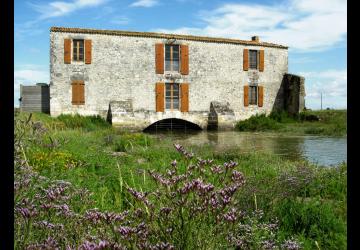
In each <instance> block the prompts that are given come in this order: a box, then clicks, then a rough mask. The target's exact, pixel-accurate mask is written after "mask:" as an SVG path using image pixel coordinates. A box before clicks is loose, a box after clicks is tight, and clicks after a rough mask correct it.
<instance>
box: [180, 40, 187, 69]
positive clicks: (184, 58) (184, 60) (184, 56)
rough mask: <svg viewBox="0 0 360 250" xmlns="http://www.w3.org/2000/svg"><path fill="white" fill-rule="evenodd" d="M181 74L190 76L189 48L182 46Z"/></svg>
mask: <svg viewBox="0 0 360 250" xmlns="http://www.w3.org/2000/svg"><path fill="white" fill-rule="evenodd" d="M180 58H181V61H180V73H181V74H182V75H188V74H189V46H188V45H180Z"/></svg>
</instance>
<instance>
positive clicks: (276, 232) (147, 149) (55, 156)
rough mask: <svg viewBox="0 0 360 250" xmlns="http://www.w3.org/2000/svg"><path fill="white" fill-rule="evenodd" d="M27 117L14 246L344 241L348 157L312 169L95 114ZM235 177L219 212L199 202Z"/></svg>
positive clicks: (19, 131)
mask: <svg viewBox="0 0 360 250" xmlns="http://www.w3.org/2000/svg"><path fill="white" fill-rule="evenodd" d="M331 112H333V114H332V113H331ZM320 113H321V116H320ZM320 113H316V114H318V115H319V116H320V118H321V119H322V120H321V121H319V122H307V121H304V122H303V123H305V124H306V123H309V124H313V123H314V124H315V123H322V122H325V121H326V122H327V124H335V120H337V122H338V123H340V121H342V119H343V118H344V117H346V111H344V112H339V111H323V112H320ZM307 114H311V113H310V112H309V113H307ZM28 116H29V114H26V113H19V114H17V115H16V117H15V122H16V123H15V124H16V126H15V135H16V140H15V148H16V154H15V157H16V158H15V167H16V169H15V183H14V186H15V197H14V202H15V207H16V212H15V225H14V226H15V232H14V234H15V239H16V244H17V247H15V249H20V248H24V247H25V246H32V247H33V248H32V249H35V248H40V245H41V244H43V245H41V246H47V247H49V246H50V245H51V244H55V243H54V242H52V241H51V240H52V239H53V240H56V242H57V243H58V244H60V248H65V247H66V246H69V248H70V249H77V248H78V247H80V246H82V247H83V248H82V249H89V248H86V247H85V246H86V244H88V245H89V244H90V243H89V242H93V244H95V245H97V244H99V245H100V244H105V245H106V244H107V245H106V246H107V247H109V248H115V245H111V247H110V245H109V244H110V243H111V242H112V243H111V244H115V243H114V242H117V243H118V244H121V246H126V247H127V248H130V249H131V248H132V249H138V248H141V247H140V246H142V247H143V248H146V247H145V245H141V244H145V242H143V241H142V239H143V240H145V239H146V240H147V241H146V242H147V243H146V244H148V243H149V244H150V243H151V244H152V245H153V246H154V248H153V249H172V248H171V246H174V247H175V249H218V248H226V249H236V247H241V248H245V249H262V248H263V249H270V247H272V246H274V247H275V248H274V249H299V248H298V246H299V245H300V246H301V247H302V248H303V249H318V248H317V245H318V246H319V248H320V249H346V246H347V243H346V235H347V232H346V214H347V207H346V199H347V195H346V192H347V183H346V175H347V166H346V164H341V165H339V166H338V167H334V168H319V167H317V166H314V165H312V164H310V163H309V162H306V161H296V162H294V161H289V160H284V159H283V158H281V157H279V156H276V155H271V154H265V153H259V152H253V153H248V154H239V153H238V152H236V151H228V152H223V153H219V152H215V151H214V150H212V148H211V146H208V147H197V146H193V147H191V148H187V149H182V148H180V147H179V146H177V149H178V150H175V149H174V148H173V145H172V144H173V143H172V142H171V141H170V140H168V139H161V140H160V139H157V138H155V137H152V136H149V135H146V134H143V133H123V132H121V131H118V130H116V129H114V128H112V127H111V126H110V125H108V124H107V123H106V122H105V121H103V120H101V118H99V117H86V118H85V117H79V116H77V117H74V116H69V115H62V116H60V117H58V118H52V117H50V116H48V115H45V114H37V113H34V114H33V115H32V117H31V119H30V120H29V119H28ZM259 117H260V118H259ZM335 117H337V118H335ZM253 119H258V120H260V119H261V120H271V122H264V123H260V122H259V125H258V127H261V128H262V129H264V127H265V128H266V126H268V127H272V125H271V124H272V123H274V122H275V123H279V124H281V125H283V124H287V125H288V129H289V126H290V125H291V126H294V127H295V126H296V124H298V123H301V122H298V121H296V122H295V121H293V120H289V118H288V117H287V116H285V115H283V114H272V118H269V117H265V116H258V118H253ZM21 121H23V122H21ZM26 121H29V122H28V123H26ZM267 123H269V124H268V125H263V124H267ZM24 124H25V125H24ZM307 126H308V125H307ZM309 127H310V125H309ZM309 127H307V128H309ZM323 127H326V126H325V124H324V125H323ZM272 129H273V128H272ZM281 130H284V127H281V128H279V130H278V131H281ZM289 131H291V130H290V129H289ZM297 131H298V132H299V130H297ZM341 131H342V130H341ZM345 131H346V126H345ZM192 154H194V155H195V156H194V157H192ZM197 157H200V158H201V159H198V158H197ZM202 159H203V160H202ZM204 159H209V160H204ZM174 160H176V162H175V161H174ZM224 162H226V164H224ZM234 162H236V163H237V164H235V163H234ZM27 165H29V166H30V169H31V171H34V173H33V172H31V171H30V170H28V169H27V168H25V166H27ZM150 170H151V171H154V172H148V171H150ZM169 171H170V172H169ZM172 171H175V172H172ZM221 171H222V172H221ZM190 172H191V173H192V174H191V175H190V174H189V173H190ZM227 172H228V174H227V175H226V173H227ZM154 173H158V174H161V176H160V177H159V175H154ZM231 173H232V174H231ZM181 174H184V175H186V174H189V175H188V177H181V178H184V179H181V178H180V177H179V178H180V179H181V180H179V181H180V182H179V184H177V186H172V185H169V184H165V185H164V184H161V182H163V183H166V181H164V180H166V179H169V178H171V176H173V177H176V176H181ZM39 175H40V176H42V177H41V178H40V177H39ZM154 176H155V177H154ZM156 176H157V177H156ZM162 178H165V179H162ZM243 178H244V180H245V182H243ZM196 179H200V180H202V181H203V182H201V181H200V182H199V183H198V184H197V185H198V186H196V185H195V186H194V187H198V189H196V188H195V189H189V190H190V191H186V189H185V191H182V192H180V193H178V195H175V196H173V194H174V193H176V190H177V188H185V187H186V185H190V184H191V183H193V185H194V181H196ZM56 180H62V181H61V182H57V181H56ZM64 181H66V182H69V183H71V185H70V186H66V185H68V184H66V185H65V184H61V183H64ZM59 183H60V184H59ZM231 183H235V184H236V185H238V188H237V190H236V192H235V193H234V194H232V198H231V203H229V204H228V205H227V206H226V207H225V206H224V207H223V208H221V209H222V210H221V212H220V210H216V209H215V210H212V209H209V210H201V209H202V208H203V207H202V205H201V204H204V203H203V202H204V199H205V198H204V197H208V198H209V199H210V198H211V194H212V193H211V192H215V191H216V192H221V190H225V189H226V188H227V187H228V188H229V187H231ZM54 185H55V186H54ZM56 185H58V186H56ZM59 185H60V186H59ZM61 185H65V186H61ZM211 185H213V187H212V188H211ZM61 188H62V189H66V192H65V191H64V192H62V191H61V190H62V189H61ZM212 189H213V191H211V190H212ZM59 190H60V191H59ZM86 190H89V192H90V193H91V194H92V195H89V196H87V194H88V193H89V192H87V191H86ZM135 190H136V191H135ZM154 190H158V192H156V193H153V191H154ZM199 190H200V191H201V190H203V191H201V192H200V191H199ZM204 190H208V191H206V192H205V191H204ZM187 192H189V193H187ZM198 192H199V193H198ZM202 192H204V193H202ZM180 194H182V195H186V196H185V197H187V198H186V199H185V200H183V199H182V197H183V196H181V195H180ZM61 195H63V196H61ZM143 195H144V196H143ZM53 196H54V197H56V198H54V199H53V198H52V197H53ZM223 198H224V197H223ZM46 199H50V200H46ZM147 199H148V200H147ZM205 200H206V199H205ZM45 201H46V202H48V203H45ZM42 202H44V203H42ZM146 202H150V203H151V204H152V205H147V203H146ZM215 203H216V202H215ZM44 204H50V205H51V204H52V205H51V206H53V208H51V209H53V210H51V209H50V210H44V206H45V205H44ZM64 204H66V206H67V207H65V206H64ZM180 204H182V205H180ZM214 206H215V205H214ZM45 207H46V206H45ZM94 208H98V210H94ZM167 208H170V210H168V209H167ZM195 208H199V209H200V210H194V209H195ZM26 209H27V210H26ZM47 211H48V212H47ZM69 211H70V212H69ZM125 211H129V212H130V214H129V215H127V216H129V217H126V218H127V219H126V220H124V221H123V220H120V219H119V221H115V222H112V223H110V222H107V221H106V218H108V217H109V216H110V215H111V214H109V213H113V215H111V216H113V217H111V216H110V217H111V218H115V217H116V216H118V217H119V218H120V217H121V216H125V215H124V213H125ZM202 211H203V212H202ZM204 211H206V212H204ZM71 213H75V214H77V215H76V216H75V215H74V216H72V215H71ZM138 213H139V214H142V215H141V216H140V215H138ZM164 213H165V214H164ZM115 214H116V216H115ZM135 215H138V217H136V216H135ZM150 215H152V216H150ZM107 216H108V217H107ZM114 216H115V217H114ZM166 216H168V217H166ZM219 216H220V217H219ZM118 217H116V218H118ZM96 218H98V219H96ZM121 218H122V217H121ZM44 221H45V222H44ZM125 221H129V224H122V223H123V222H125ZM46 223H51V225H49V224H46ZM106 223H110V224H106ZM141 223H145V227H144V228H143V226H144V225H143V224H141ZM61 225H62V227H63V228H62V229H57V227H59V228H60V227H61ZM50 228H51V229H50ZM114 228H117V229H116V230H115V229H114ZM131 230H133V231H131ZM145 231H146V232H147V234H146V235H145V234H144V232H145ZM129 232H133V234H131V233H129ZM190 232H191V233H190ZM56 235H60V236H61V235H63V236H64V237H63V238H61V237H60V236H56ZM90 235H91V236H92V237H93V238H91V237H90ZM155 235H158V236H155ZM49 237H52V238H50V239H49ZM126 237H128V238H126ZM100 240H101V241H100ZM105 241H106V242H107V243H106V242H105ZM299 242H300V243H299ZM161 244H162V245H161ZM166 244H168V245H166ZM88 245H87V246H88ZM155 245H156V246H157V247H155ZM267 247H268V248H267ZM50 248H51V247H50ZM30 249H31V248H30ZM146 249H150V248H149V247H147V248H146Z"/></svg>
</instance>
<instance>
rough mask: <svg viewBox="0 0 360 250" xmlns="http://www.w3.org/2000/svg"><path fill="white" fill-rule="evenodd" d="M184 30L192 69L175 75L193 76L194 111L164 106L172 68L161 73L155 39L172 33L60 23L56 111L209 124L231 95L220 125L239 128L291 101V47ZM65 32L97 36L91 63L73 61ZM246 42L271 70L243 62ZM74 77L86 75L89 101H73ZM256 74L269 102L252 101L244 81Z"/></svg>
mask: <svg viewBox="0 0 360 250" xmlns="http://www.w3.org/2000/svg"><path fill="white" fill-rule="evenodd" d="M169 36H170V35H169ZM179 37H180V38H177V39H176V41H175V43H178V44H186V45H188V48H189V74H188V75H181V74H180V73H178V74H172V76H171V78H172V79H173V80H174V81H175V82H177V83H185V82H186V83H188V84H189V112H180V111H166V110H165V112H156V107H155V106H156V100H155V84H156V82H167V81H168V80H169V74H167V73H168V72H165V73H164V74H156V73H155V44H156V43H167V42H168V38H166V37H165V36H164V37H163V36H161V35H159V37H156V36H152V37H145V36H144V37H142V36H139V35H136V36H135V35H134V36H132V35H131V34H130V35H129V34H124V35H122V34H121V33H119V34H111V33H110V32H109V33H106V32H103V33H101V32H99V33H96V32H93V33H91V32H86V31H82V30H81V29H78V30H77V31H76V32H74V31H72V30H69V31H67V30H66V29H64V30H59V31H57V30H56V29H52V30H51V32H50V79H51V80H50V97H51V98H50V112H51V115H52V116H57V115H60V114H63V113H65V114H75V113H79V114H81V115H101V116H103V117H104V118H106V117H107V118H108V119H109V117H110V119H111V121H112V123H113V124H114V125H115V126H124V127H129V128H134V129H138V130H142V129H144V128H146V127H147V126H149V125H151V124H153V123H154V122H157V121H159V120H162V119H166V118H178V119H184V120H186V121H189V122H192V123H195V124H197V125H199V126H200V127H201V128H203V129H206V128H207V125H208V120H209V117H211V115H209V114H210V112H211V103H213V104H215V103H225V105H226V109H227V110H228V111H227V112H226V114H225V115H219V116H218V117H217V119H218V127H219V129H222V128H224V129H225V128H233V127H234V125H235V123H236V121H239V120H243V119H247V118H248V117H250V116H251V115H254V114H256V113H267V114H268V113H270V112H271V111H272V110H273V108H274V107H275V106H276V104H277V103H283V102H284V94H283V92H284V91H283V89H282V87H281V84H282V81H283V76H284V74H286V73H287V72H288V50H287V47H281V46H271V44H270V45H269V44H267V43H261V41H260V42H256V43H251V42H250V43H249V44H246V43H241V42H239V43H232V42H231V39H228V40H229V42H227V40H226V39H224V40H225V41H224V42H219V41H211V40H210V41H203V40H196V39H192V38H191V36H184V38H183V39H181V36H179ZM189 37H190V38H189ZM64 39H91V41H92V62H91V64H85V63H83V62H72V63H71V64H65V63H64ZM245 48H247V49H254V50H260V49H263V50H264V71H263V72H259V71H258V70H251V69H249V70H248V71H244V70H243V50H244V49H245ZM73 80H83V81H84V83H85V104H84V105H73V104H72V101H71V98H72V88H71V82H72V81H73ZM250 82H257V83H258V84H259V85H262V86H264V101H263V106H262V107H258V106H257V105H249V106H247V107H245V106H244V93H243V92H244V85H248V84H249V83H250ZM213 110H215V109H214V108H213ZM229 110H231V112H230V111H229ZM109 112H111V113H109ZM229 114H231V115H229Z"/></svg>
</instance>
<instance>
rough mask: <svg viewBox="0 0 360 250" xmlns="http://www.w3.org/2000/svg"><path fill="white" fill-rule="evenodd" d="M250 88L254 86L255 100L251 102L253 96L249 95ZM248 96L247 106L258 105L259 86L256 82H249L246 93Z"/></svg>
mask: <svg viewBox="0 0 360 250" xmlns="http://www.w3.org/2000/svg"><path fill="white" fill-rule="evenodd" d="M252 88H255V92H256V94H255V102H253V97H252V95H251V93H252V91H251V89H252ZM248 96H249V106H250V105H252V106H258V104H259V86H258V85H257V84H254V83H252V84H249V93H248Z"/></svg>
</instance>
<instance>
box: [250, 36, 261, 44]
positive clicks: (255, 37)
mask: <svg viewBox="0 0 360 250" xmlns="http://www.w3.org/2000/svg"><path fill="white" fill-rule="evenodd" d="M251 41H254V42H257V43H258V42H259V37H258V36H252V37H251Z"/></svg>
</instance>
